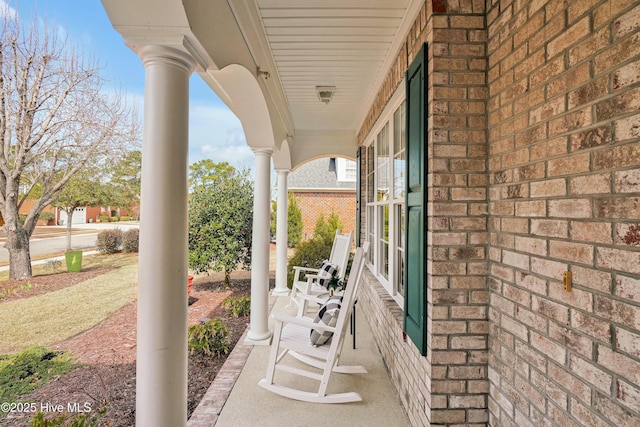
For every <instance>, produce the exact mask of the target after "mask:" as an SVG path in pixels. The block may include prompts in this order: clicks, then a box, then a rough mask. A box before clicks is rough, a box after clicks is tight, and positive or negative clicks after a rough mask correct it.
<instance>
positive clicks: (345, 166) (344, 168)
mask: <svg viewBox="0 0 640 427" xmlns="http://www.w3.org/2000/svg"><path fill="white" fill-rule="evenodd" d="M336 177H337V180H338V181H341V182H356V177H357V170H356V162H354V161H353V160H348V159H344V158H342V157H338V158H337V159H336Z"/></svg>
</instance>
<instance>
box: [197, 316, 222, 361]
mask: <svg viewBox="0 0 640 427" xmlns="http://www.w3.org/2000/svg"><path fill="white" fill-rule="evenodd" d="M230 347H231V331H230V330H229V328H227V325H225V324H224V322H223V321H222V320H220V318H219V317H216V318H215V319H212V320H207V321H206V322H204V323H201V324H199V325H193V326H189V351H190V352H191V353H192V354H193V353H202V354H204V355H206V356H221V355H223V354H227V353H229V348H230Z"/></svg>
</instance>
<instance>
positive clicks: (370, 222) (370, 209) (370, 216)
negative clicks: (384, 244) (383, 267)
mask: <svg viewBox="0 0 640 427" xmlns="http://www.w3.org/2000/svg"><path fill="white" fill-rule="evenodd" d="M374 209H375V206H367V240H368V241H369V244H370V245H371V246H369V252H368V253H367V260H368V261H369V262H370V263H373V260H374V257H373V254H374V253H375V252H376V251H375V244H374V243H375V234H374V233H375V222H374V213H375V211H374Z"/></svg>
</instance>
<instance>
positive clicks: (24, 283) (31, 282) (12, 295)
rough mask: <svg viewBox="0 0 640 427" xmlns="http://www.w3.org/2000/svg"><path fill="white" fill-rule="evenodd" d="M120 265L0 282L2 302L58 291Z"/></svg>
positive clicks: (0, 300) (0, 299)
mask: <svg viewBox="0 0 640 427" xmlns="http://www.w3.org/2000/svg"><path fill="white" fill-rule="evenodd" d="M115 268H118V267H110V266H96V267H88V268H84V269H83V270H82V271H80V272H77V273H52V274H42V275H38V276H33V277H31V278H29V279H23V280H5V281H3V282H0V302H5V301H12V300H15V299H20V298H29V297H33V296H36V295H41V294H46V293H47V292H53V291H57V290H60V289H63V288H66V287H69V286H73V285H77V284H78V283H80V282H84V281H85V280H89V279H91V278H93V277H96V276H99V275H101V274H104V273H107V272H108V271H111V270H113V269H115Z"/></svg>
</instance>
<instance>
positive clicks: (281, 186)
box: [273, 169, 289, 295]
mask: <svg viewBox="0 0 640 427" xmlns="http://www.w3.org/2000/svg"><path fill="white" fill-rule="evenodd" d="M276 172H277V173H278V203H277V206H278V207H277V209H278V212H277V215H276V288H275V289H274V290H273V295H287V294H288V293H289V288H287V246H288V240H289V209H288V205H289V197H288V186H287V175H289V171H288V170H284V169H278V170H276Z"/></svg>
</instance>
